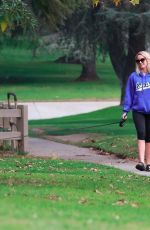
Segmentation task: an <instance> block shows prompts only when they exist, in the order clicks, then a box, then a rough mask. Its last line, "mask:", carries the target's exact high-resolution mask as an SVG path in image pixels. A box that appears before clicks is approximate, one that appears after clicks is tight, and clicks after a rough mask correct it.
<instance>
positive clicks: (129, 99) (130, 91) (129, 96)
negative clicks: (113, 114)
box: [123, 74, 135, 113]
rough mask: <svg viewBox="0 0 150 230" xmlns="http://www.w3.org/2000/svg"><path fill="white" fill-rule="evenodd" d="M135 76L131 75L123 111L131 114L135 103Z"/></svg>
mask: <svg viewBox="0 0 150 230" xmlns="http://www.w3.org/2000/svg"><path fill="white" fill-rule="evenodd" d="M133 77H134V74H131V75H130V76H129V78H128V81H127V85H126V90H125V96H124V101H123V111H124V112H127V113H128V112H129V111H130V109H131V108H132V103H133V96H134V90H135V89H134V79H133Z"/></svg>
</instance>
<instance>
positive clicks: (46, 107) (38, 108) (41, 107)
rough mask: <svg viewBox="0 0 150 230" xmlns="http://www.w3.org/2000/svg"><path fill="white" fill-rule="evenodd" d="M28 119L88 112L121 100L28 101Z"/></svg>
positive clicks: (115, 103)
mask: <svg viewBox="0 0 150 230" xmlns="http://www.w3.org/2000/svg"><path fill="white" fill-rule="evenodd" d="M20 104H24V105H28V119H29V120H37V119H48V118H55V117H63V116H70V115H75V114H81V113H88V112H92V111H96V110H99V109H103V108H107V107H110V106H115V105H119V101H110V100H109V101H108V100H106V101H71V102H68V101H67V102H26V103H20Z"/></svg>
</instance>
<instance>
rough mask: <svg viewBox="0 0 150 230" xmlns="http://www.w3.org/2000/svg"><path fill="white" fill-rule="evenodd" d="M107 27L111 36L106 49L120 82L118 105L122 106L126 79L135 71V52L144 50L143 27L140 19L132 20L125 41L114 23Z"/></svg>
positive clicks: (120, 28)
mask: <svg viewBox="0 0 150 230" xmlns="http://www.w3.org/2000/svg"><path fill="white" fill-rule="evenodd" d="M114 25H115V26H114ZM109 26H110V27H111V36H109V38H108V48H109V54H110V59H111V62H112V65H113V67H114V70H115V72H116V74H117V77H118V78H119V80H120V85H121V97H120V104H122V102H123V98H124V94H125V88H126V83H127V80H128V77H129V75H130V74H131V72H133V71H134V70H135V55H136V53H137V52H139V51H141V50H145V46H146V41H145V26H144V22H143V20H141V18H140V19H139V20H138V19H134V23H133V22H132V21H131V22H130V23H129V26H128V28H127V31H126V33H127V34H128V40H126V41H125V40H124V34H122V27H120V26H119V25H117V24H116V23H115V21H111V22H110V24H109ZM139 28H141V30H140V29H139ZM125 50H126V52H125Z"/></svg>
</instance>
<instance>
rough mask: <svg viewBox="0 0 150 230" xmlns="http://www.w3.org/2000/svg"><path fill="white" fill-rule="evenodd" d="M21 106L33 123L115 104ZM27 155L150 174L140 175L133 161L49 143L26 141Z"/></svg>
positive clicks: (35, 104)
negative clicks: (89, 163) (78, 161)
mask: <svg viewBox="0 0 150 230" xmlns="http://www.w3.org/2000/svg"><path fill="white" fill-rule="evenodd" d="M21 104H22V103H21ZM23 104H27V105H28V114H29V116H28V119H29V120H34V119H46V118H54V117H63V116H69V115H74V114H81V113H87V112H91V111H95V110H99V109H103V108H107V107H110V106H115V105H119V101H96V102H93V101H90V102H83V101H80V102H30V103H23ZM28 152H29V155H30V156H38V157H52V158H60V159H65V160H80V161H85V162H93V163H98V164H103V165H108V166H113V167H116V168H119V169H123V170H126V171H129V172H133V173H137V174H140V175H146V176H149V175H150V174H149V173H147V172H140V171H138V170H136V169H135V164H136V162H134V161H129V160H121V159H118V158H117V157H115V156H114V155H99V154H98V151H94V150H92V149H87V148H80V147H76V146H73V145H68V144H62V143H58V142H54V141H49V140H43V139H38V138H29V142H28Z"/></svg>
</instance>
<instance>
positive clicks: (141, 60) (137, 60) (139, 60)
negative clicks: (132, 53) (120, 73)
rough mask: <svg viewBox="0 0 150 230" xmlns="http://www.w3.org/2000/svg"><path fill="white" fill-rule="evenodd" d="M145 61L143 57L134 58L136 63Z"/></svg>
mask: <svg viewBox="0 0 150 230" xmlns="http://www.w3.org/2000/svg"><path fill="white" fill-rule="evenodd" d="M144 61H145V58H141V59H136V60H135V62H136V63H137V64H139V63H140V62H142V63H143V62H144Z"/></svg>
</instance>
